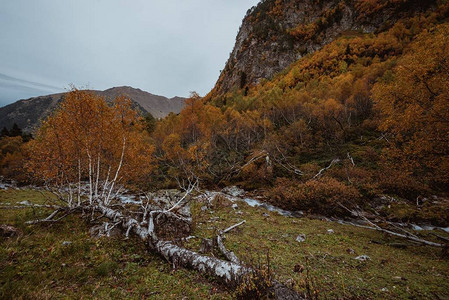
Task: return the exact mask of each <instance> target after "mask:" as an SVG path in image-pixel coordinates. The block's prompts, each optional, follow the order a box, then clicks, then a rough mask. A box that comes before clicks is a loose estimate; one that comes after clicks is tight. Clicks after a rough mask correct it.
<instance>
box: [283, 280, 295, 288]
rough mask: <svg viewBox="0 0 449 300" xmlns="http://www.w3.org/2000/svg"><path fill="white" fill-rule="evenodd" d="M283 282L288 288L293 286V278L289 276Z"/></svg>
mask: <svg viewBox="0 0 449 300" xmlns="http://www.w3.org/2000/svg"><path fill="white" fill-rule="evenodd" d="M284 284H285V286H287V287H289V288H293V287H294V286H295V281H294V280H293V278H289V279H287V280H286V281H285V283H284Z"/></svg>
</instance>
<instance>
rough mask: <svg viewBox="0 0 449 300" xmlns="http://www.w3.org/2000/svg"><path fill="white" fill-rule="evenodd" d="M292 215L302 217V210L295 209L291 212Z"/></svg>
mask: <svg viewBox="0 0 449 300" xmlns="http://www.w3.org/2000/svg"><path fill="white" fill-rule="evenodd" d="M292 217H295V218H301V217H304V212H303V211H302V210H297V211H294V212H292Z"/></svg>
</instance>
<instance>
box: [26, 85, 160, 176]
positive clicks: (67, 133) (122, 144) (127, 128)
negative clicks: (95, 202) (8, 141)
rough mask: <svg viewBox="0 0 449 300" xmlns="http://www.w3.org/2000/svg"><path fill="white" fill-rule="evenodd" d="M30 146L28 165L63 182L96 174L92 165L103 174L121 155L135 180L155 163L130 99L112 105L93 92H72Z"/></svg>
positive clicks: (127, 173)
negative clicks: (152, 161) (152, 160)
mask: <svg viewBox="0 0 449 300" xmlns="http://www.w3.org/2000/svg"><path fill="white" fill-rule="evenodd" d="M30 149H31V161H30V163H29V168H30V170H31V171H32V172H33V173H34V174H35V175H37V176H39V177H42V179H45V180H52V181H55V182H57V183H61V184H62V183H64V184H66V183H70V182H77V181H78V180H79V179H80V177H81V179H86V178H92V176H93V174H92V173H93V171H94V170H95V171H96V172H95V173H96V175H97V176H99V177H101V178H103V179H104V178H106V177H107V176H109V175H108V174H109V173H111V172H113V171H114V170H115V169H117V168H118V165H119V161H120V160H122V158H123V168H122V169H121V176H122V177H123V178H124V179H125V180H135V179H137V178H138V177H139V176H143V175H145V174H147V173H148V172H149V171H150V170H151V168H152V165H151V154H152V152H153V147H152V146H150V145H149V143H148V137H147V136H146V135H145V133H144V132H143V128H142V125H141V122H139V119H138V117H137V114H136V112H135V111H133V110H132V109H131V105H130V102H129V100H126V99H125V98H124V97H119V98H118V99H116V101H115V102H114V104H113V105H112V106H109V105H108V104H107V103H106V101H105V100H104V99H103V98H101V97H99V96H96V95H95V94H93V93H91V92H89V91H79V90H76V89H75V90H73V91H71V92H70V93H68V94H67V95H66V96H65V99H64V101H63V102H62V103H61V105H60V107H59V109H58V110H57V111H56V112H55V113H54V114H53V115H52V116H50V117H49V118H48V119H47V120H46V121H45V122H44V123H43V125H42V127H41V128H40V129H39V130H38V132H37V135H36V139H35V140H34V141H32V142H31V143H30Z"/></svg>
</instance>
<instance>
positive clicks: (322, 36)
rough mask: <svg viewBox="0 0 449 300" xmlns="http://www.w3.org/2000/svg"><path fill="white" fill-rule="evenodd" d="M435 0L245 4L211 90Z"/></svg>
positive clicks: (254, 77)
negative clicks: (232, 44) (232, 43)
mask: <svg viewBox="0 0 449 300" xmlns="http://www.w3.org/2000/svg"><path fill="white" fill-rule="evenodd" d="M435 2H436V1H435V0H429V1H419V0H403V1H402V0H401V1H399V0H388V1H380V0H373V1H365V0H345V1H341V0H263V1H261V2H260V3H259V4H258V5H257V6H255V7H252V8H251V9H250V10H248V12H247V14H246V16H245V17H244V19H243V23H242V25H241V27H240V31H239V33H238V35H237V38H236V43H235V46H234V49H233V51H232V53H231V55H230V57H229V59H228V61H227V63H226V66H225V68H224V70H223V71H222V73H221V75H220V77H219V79H218V81H217V83H216V86H215V88H214V89H213V90H212V93H211V95H212V96H218V95H222V94H224V93H227V92H230V91H233V90H237V89H244V88H246V87H248V86H250V85H254V84H257V83H258V82H259V81H260V80H261V79H263V78H266V79H270V78H272V77H273V75H274V74H276V73H278V72H280V71H282V70H284V69H285V68H286V67H288V66H289V65H290V64H291V63H293V62H294V61H296V60H298V59H299V58H301V57H302V56H304V55H306V54H307V53H313V52H315V51H317V50H319V49H321V48H322V47H323V46H324V45H326V44H328V43H330V42H332V41H333V40H334V39H335V38H337V37H338V36H340V35H347V34H350V35H354V34H363V33H373V32H380V31H383V30H385V29H387V28H389V27H391V26H392V25H394V23H395V21H396V20H398V19H400V18H402V17H404V16H407V15H411V14H414V13H416V12H419V11H425V10H427V9H428V8H429V7H432V6H433V5H434V4H435Z"/></svg>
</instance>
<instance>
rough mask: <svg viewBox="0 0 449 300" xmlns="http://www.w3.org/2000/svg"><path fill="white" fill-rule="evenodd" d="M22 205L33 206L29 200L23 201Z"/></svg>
mask: <svg viewBox="0 0 449 300" xmlns="http://www.w3.org/2000/svg"><path fill="white" fill-rule="evenodd" d="M19 204H20V205H31V203H30V202H28V201H27V200H24V201H21V202H19Z"/></svg>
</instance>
